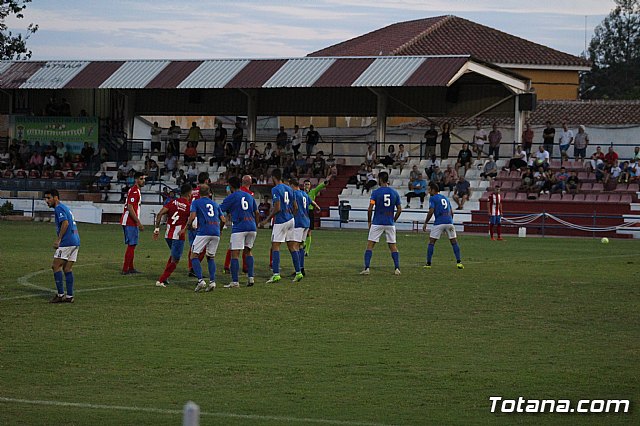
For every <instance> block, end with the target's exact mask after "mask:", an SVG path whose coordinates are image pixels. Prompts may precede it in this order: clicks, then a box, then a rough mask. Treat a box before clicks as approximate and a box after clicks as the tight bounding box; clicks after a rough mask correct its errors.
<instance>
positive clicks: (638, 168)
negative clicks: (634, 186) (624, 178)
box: [629, 157, 640, 182]
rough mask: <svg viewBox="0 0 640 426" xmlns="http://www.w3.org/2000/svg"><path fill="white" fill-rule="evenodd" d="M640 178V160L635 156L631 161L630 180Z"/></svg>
mask: <svg viewBox="0 0 640 426" xmlns="http://www.w3.org/2000/svg"><path fill="white" fill-rule="evenodd" d="M638 180H640V161H638V160H636V159H635V157H634V158H632V159H631V161H630V162H629V182H635V181H638Z"/></svg>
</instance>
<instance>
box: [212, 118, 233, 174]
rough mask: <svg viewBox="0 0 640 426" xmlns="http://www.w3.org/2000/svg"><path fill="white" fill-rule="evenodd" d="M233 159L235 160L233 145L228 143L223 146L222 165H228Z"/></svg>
mask: <svg viewBox="0 0 640 426" xmlns="http://www.w3.org/2000/svg"><path fill="white" fill-rule="evenodd" d="M220 127H222V124H220ZM216 131H217V130H216ZM234 158H236V152H235V150H234V148H233V145H232V144H231V143H228V144H226V145H225V146H224V165H229V163H230V162H231V160H233V159H234Z"/></svg>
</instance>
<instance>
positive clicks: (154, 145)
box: [149, 121, 162, 152]
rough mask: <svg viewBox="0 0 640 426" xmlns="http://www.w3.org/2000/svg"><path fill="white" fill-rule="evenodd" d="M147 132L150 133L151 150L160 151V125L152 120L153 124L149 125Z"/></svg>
mask: <svg viewBox="0 0 640 426" xmlns="http://www.w3.org/2000/svg"><path fill="white" fill-rule="evenodd" d="M149 133H151V151H152V152H160V150H161V149H162V142H161V139H160V138H161V136H162V127H160V125H159V124H158V122H157V121H154V122H153V126H151V130H150V131H149Z"/></svg>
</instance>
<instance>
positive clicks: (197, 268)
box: [191, 257, 202, 280]
mask: <svg viewBox="0 0 640 426" xmlns="http://www.w3.org/2000/svg"><path fill="white" fill-rule="evenodd" d="M191 267H192V268H193V272H195V273H196V277H198V279H199V280H201V279H202V265H201V264H200V259H198V258H197V257H196V258H194V259H191Z"/></svg>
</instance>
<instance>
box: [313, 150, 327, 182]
mask: <svg viewBox="0 0 640 426" xmlns="http://www.w3.org/2000/svg"><path fill="white" fill-rule="evenodd" d="M322 154H323V152H322V151H318V152H317V153H316V158H315V159H314V160H313V163H311V174H312V175H313V177H316V178H324V177H326V176H327V174H328V173H327V162H326V161H325V160H324V158H322Z"/></svg>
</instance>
